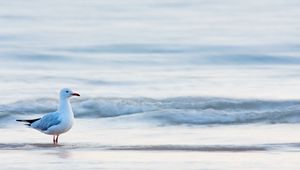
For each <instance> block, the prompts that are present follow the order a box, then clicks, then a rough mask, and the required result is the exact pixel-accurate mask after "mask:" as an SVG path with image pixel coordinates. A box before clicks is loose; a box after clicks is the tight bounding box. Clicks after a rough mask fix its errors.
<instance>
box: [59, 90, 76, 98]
mask: <svg viewBox="0 0 300 170" xmlns="http://www.w3.org/2000/svg"><path fill="white" fill-rule="evenodd" d="M59 95H60V98H70V97H72V96H80V94H78V93H75V92H73V91H72V90H71V89H69V88H63V89H61V90H60V93H59Z"/></svg>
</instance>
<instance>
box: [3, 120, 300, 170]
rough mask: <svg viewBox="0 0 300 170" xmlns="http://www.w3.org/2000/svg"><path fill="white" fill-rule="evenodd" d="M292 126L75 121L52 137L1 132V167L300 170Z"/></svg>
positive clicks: (13, 127) (12, 129)
mask: <svg viewBox="0 0 300 170" xmlns="http://www.w3.org/2000/svg"><path fill="white" fill-rule="evenodd" d="M299 127H300V126H299V125H296V124H294V125H293V124H292V125H291V124H289V125H286V124H278V125H259V124H258V125H232V126H231V125H230V126H190V127H189V126H181V127H151V126H140V125H139V126H137V125H129V124H128V125H123V126H113V123H109V122H105V121H104V120H100V119H95V120H92V119H78V120H77V121H76V125H75V127H74V129H72V130H71V131H70V132H69V133H67V134H65V135H62V136H61V138H60V144H58V145H53V144H52V143H51V136H47V135H43V134H40V133H39V132H37V131H34V130H32V129H29V128H26V127H23V126H22V125H20V124H9V125H8V126H5V127H3V128H1V129H0V132H1V134H2V137H1V138H0V140H1V141H0V150H1V152H0V160H1V167H2V168H3V169H45V170H47V169H49V170H50V169H120V170H121V169H122V170H123V169H195V170H196V169H275V170H276V169H278V170H279V169H298V161H299V158H300V152H299V151H300V142H299V141H300V137H298V135H297V131H295V129H296V128H297V129H298V128H299Z"/></svg>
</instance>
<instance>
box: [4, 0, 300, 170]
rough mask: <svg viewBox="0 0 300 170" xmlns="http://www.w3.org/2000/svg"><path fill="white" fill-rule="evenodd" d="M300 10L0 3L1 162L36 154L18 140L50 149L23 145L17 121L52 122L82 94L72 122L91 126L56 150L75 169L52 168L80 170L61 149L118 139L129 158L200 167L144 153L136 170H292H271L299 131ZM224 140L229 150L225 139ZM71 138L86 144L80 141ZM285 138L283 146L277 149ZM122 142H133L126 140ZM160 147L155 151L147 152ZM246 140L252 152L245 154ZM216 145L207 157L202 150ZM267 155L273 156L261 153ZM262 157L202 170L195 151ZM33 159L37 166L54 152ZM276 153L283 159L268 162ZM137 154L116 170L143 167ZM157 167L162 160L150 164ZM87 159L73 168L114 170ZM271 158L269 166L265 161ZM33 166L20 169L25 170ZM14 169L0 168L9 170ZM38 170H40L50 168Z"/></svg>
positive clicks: (281, 4)
mask: <svg viewBox="0 0 300 170" xmlns="http://www.w3.org/2000/svg"><path fill="white" fill-rule="evenodd" d="M299 6H300V1H297V0H254V1H240V0H225V1H220V0H210V1H207V0H123V1H117V0H111V1H101V0H89V1H86V0H72V1H71V0H65V1H59V0H52V1H38V0H27V1H21V0H13V1H1V2H0V94H1V96H0V127H1V128H0V130H1V133H3V134H5V135H3V136H5V137H3V138H1V139H0V142H1V143H0V146H4V147H2V148H0V150H5V147H6V146H7V147H8V148H10V149H12V150H16V149H17V150H18V149H20V153H21V154H24V155H25V156H27V154H28V153H27V148H26V147H28V146H29V147H33V148H35V147H37V148H39V147H38V146H40V145H39V144H38V145H36V144H35V143H33V144H20V143H22V141H23V140H22V139H24V138H25V139H27V140H30V139H31V138H32V139H33V140H32V141H33V142H36V143H41V141H47V142H48V140H47V139H48V138H46V137H45V139H42V138H39V137H38V135H39V134H35V135H36V136H35V135H33V136H30V135H31V131H30V129H25V130H23V129H22V128H23V127H21V125H20V126H18V127H16V122H15V121H14V119H16V118H35V117H38V116H40V115H41V114H43V113H46V112H50V111H54V110H55V109H56V105H57V96H58V91H59V90H60V89H61V88H62V87H70V88H72V89H74V90H75V91H78V92H79V93H80V94H81V97H80V98H79V99H72V106H73V109H74V112H75V114H76V117H77V118H78V121H79V122H80V123H81V124H84V125H88V122H89V121H92V122H93V124H92V125H91V126H88V127H86V126H83V125H81V126H80V125H79V127H78V125H77V130H75V131H74V132H75V133H71V132H70V134H71V136H69V138H67V137H66V139H63V140H65V141H67V142H66V145H67V146H65V147H62V148H63V149H64V150H71V152H75V153H73V154H74V155H73V157H72V155H71V158H70V157H68V156H66V157H64V155H63V156H62V157H64V158H60V157H59V158H57V162H59V163H60V161H62V162H64V161H70V162H69V163H70V164H72V165H73V163H76V162H77V161H78V160H79V159H78V158H79V157H80V154H78V153H77V150H75V151H73V149H72V147H69V146H68V143H70V142H73V143H75V146H78V147H79V148H81V147H82V148H84V149H86V150H89V148H86V147H85V146H86V145H88V146H90V145H92V147H93V146H94V144H91V143H96V145H95V146H97V148H98V149H99V147H98V146H100V148H101V149H102V145H105V146H106V145H109V146H110V145H112V146H111V147H117V148H118V147H119V146H122V144H120V143H118V144H116V146H114V142H115V141H116V140H115V138H116V136H120V137H119V138H118V141H121V142H124V143H125V144H126V145H129V148H135V147H136V148H148V149H149V150H153V148H161V147H162V148H164V147H167V148H170V147H171V148H175V150H176V148H177V146H178V147H179V148H180V147H182V148H194V147H196V152H197V153H196V156H199V158H200V157H201V159H197V158H196V157H195V159H192V160H191V161H192V162H193V163H195V164H194V166H193V165H192V164H189V160H188V159H181V158H182V157H181V156H180V154H182V153H181V151H180V149H179V151H178V150H176V154H179V156H174V155H172V154H171V153H169V150H167V151H166V150H164V149H163V150H164V151H163V152H168V153H167V154H170V155H172V156H171V157H170V159H172V161H170V162H171V163H170V162H163V163H161V162H160V160H161V158H162V157H163V156H162V155H161V153H160V152H157V153H152V152H151V154H153V155H151V154H150V155H149V157H145V158H144V160H145V161H144V162H142V163H141V167H142V166H144V169H145V167H151V161H154V162H158V164H157V166H155V167H152V168H153V169H166V168H168V167H170V164H172V163H174V162H173V161H175V162H176V159H178V160H182V161H181V162H180V161H179V163H177V164H174V166H171V167H172V168H170V169H174V168H175V169H176V168H177V169H180V167H188V168H187V169H196V168H198V169H199V166H202V167H203V168H204V169H220V167H221V168H224V169H251V167H252V166H250V165H253V160H256V161H257V162H260V163H261V164H257V166H254V168H253V167H252V168H253V169H257V168H259V167H260V168H261V169H274V168H275V169H276V168H277V169H289V168H290V169H297V166H296V165H297V164H296V163H295V162H297V161H294V162H290V164H289V165H290V166H289V165H287V166H284V165H282V166H281V167H280V166H279V167H274V166H273V163H274V162H276V161H278V159H281V158H282V159H283V160H289V158H290V157H291V156H292V158H294V159H293V160H298V158H297V157H298V156H297V153H298V150H299V149H298V148H299V147H298V146H299V144H298V141H299V139H298V138H297V137H296V133H295V132H294V129H295V128H294V126H295V127H296V128H297V127H298V125H297V124H298V123H299V121H300V116H299V112H300V93H298V91H299V87H300V81H299V80H300V79H299V78H300V67H299V66H300V39H299V36H300V31H299V27H300V22H299V18H300V10H299ZM95 122H97V123H95ZM249 124H250V125H249ZM273 124H276V128H275V130H280V129H284V130H282V131H281V133H280V134H273V133H274V132H273V130H272V128H274V126H273ZM18 125H19V124H18ZM257 125H261V126H263V127H264V128H260V127H257ZM249 126H250V128H249ZM277 126H278V127H277ZM75 128H76V127H75ZM139 128H141V131H139V132H136V131H135V130H136V129H139ZM153 128H154V129H155V128H158V129H157V131H155V130H153ZM168 128H171V129H168ZM203 128H204V129H205V130H204V132H202V131H203ZM210 128H212V129H210ZM226 128H229V129H230V130H229V131H228V134H230V135H229V136H234V137H233V138H231V137H228V136H226V134H225V135H224V134H223V131H224V130H228V129H226ZM91 129H93V130H91ZM110 129H113V130H112V131H110ZM124 129H125V130H124ZM207 129H208V131H207V132H206V130H207ZM252 129H254V130H253V131H252V132H251V130H252ZM107 131H108V132H107ZM154 131H155V132H154ZM176 131H179V132H180V133H179V134H178V135H177V136H176V134H173V133H174V132H176ZM232 131H234V133H233V132H232ZM235 131H237V132H235ZM249 131H250V133H249V135H247V134H248V132H249ZM76 132H77V133H78V132H80V133H84V134H85V133H86V134H87V136H86V138H85V140H82V139H81V137H82V136H80V135H78V134H77V133H76ZM11 133H15V134H11ZM169 133H171V134H169ZM207 133H208V134H209V137H208V138H205V136H206V135H207ZM240 133H242V134H245V136H243V135H242V136H239V135H240ZM257 134H259V135H258V136H256V135H257ZM284 134H289V135H287V136H286V138H284V139H282V138H281V137H282V136H284ZM102 135H104V138H105V139H104V138H101V136H102ZM16 136H18V138H17V137H16ZM28 136H30V137H28ZM95 136H97V137H95ZM99 136H100V137H99ZM174 136H175V137H174ZM199 136H200V137H199ZM273 136H275V137H274V138H273ZM19 138H21V139H19ZM128 138H131V140H129V141H127V140H124V139H128ZM156 138H162V139H161V140H158V141H156V140H154V141H152V139H156ZM181 139H186V140H183V141H181ZM103 140H104V142H103ZM251 140H254V142H253V143H252V142H248V141H251ZM16 141H17V142H16ZM78 141H79V142H82V143H83V144H82V143H78ZM244 141H246V142H244ZM76 142H77V143H76ZM7 143H8V144H7ZM212 143H213V144H215V145H209V144H212ZM224 143H225V144H224ZM203 144H207V145H208V146H206V145H205V146H203ZM274 144H275V145H276V147H275V148H276V149H269V146H270V147H271V146H273V145H274ZM136 145H137V146H136ZM152 145H158V146H154V147H153V146H152ZM14 146H17V148H14ZM19 146H20V148H19ZM23 146H24V147H25V150H24V148H23ZM41 146H44V145H41ZM215 146H217V148H215ZM261 146H263V150H255V152H256V151H257V152H259V153H258V154H257V155H256V153H254V154H253V155H254V156H253V157H252V156H250V157H249V154H248V153H244V151H242V152H243V153H242V155H243V156H242V157H244V156H246V158H245V160H243V161H241V162H238V161H237V162H232V160H228V159H226V160H225V163H224V162H218V163H217V164H215V166H209V165H208V164H211V163H214V162H215V160H221V159H223V158H226V157H231V156H233V157H238V158H239V156H238V155H237V154H232V153H228V154H229V156H228V155H225V156H224V155H223V156H224V157H223V156H220V155H218V154H220V153H219V151H216V152H217V154H216V155H214V154H212V155H211V157H209V158H207V160H206V159H205V160H203V159H202V158H203V157H205V158H206V157H207V154H204V153H202V151H203V150H201V149H200V150H199V149H198V151H197V148H199V147H200V148H204V150H205V149H207V148H213V149H212V150H214V149H218V147H219V148H227V149H228V148H229V149H228V150H225V152H230V151H231V150H232V148H233V149H234V148H242V149H243V148H245V147H246V148H248V147H250V148H251V147H254V148H257V147H258V148H260V147H261ZM265 146H267V147H266V148H267V149H265V150H264V148H265ZM104 148H105V147H104ZM151 148H152V149H151ZM286 148H288V149H286ZM84 149H83V150H84ZM101 149H100V150H101ZM41 150H42V151H41V152H42V155H43V156H45V155H44V154H45V153H46V154H49V153H48V152H49V151H50V152H51V151H53V150H52V149H51V148H50V149H49V148H43V147H41ZM133 150H134V149H133ZM144 150H145V149H144ZM192 150H193V149H192ZM278 150H279V151H278ZM289 150H292V151H295V152H293V153H290V152H289ZM54 151H56V150H54ZM281 151H282V152H281ZM44 152H45V153H44ZM89 152H90V151H89ZM171 152H172V151H171ZM177 152H179V153H177ZM198 152H200V153H198ZM220 152H223V151H220ZM274 152H275V153H281V154H282V155H280V156H279V157H272V159H270V158H269V156H270V155H272V154H273V153H274ZM126 153H127V152H126ZM133 153H135V152H133ZM133 153H131V152H130V153H127V154H129V155H130V154H132V156H133V157H132V159H129V160H128V162H126V160H125V163H124V162H123V164H122V163H121V165H125V167H127V168H128V169H141V167H139V165H140V164H137V163H136V162H137V160H138V159H139V155H138V154H137V155H135V154H133ZM8 154H10V153H8ZM91 154H94V155H97V154H96V153H94V152H91ZM101 154H103V155H104V156H105V153H101ZM106 154H109V153H106ZM110 154H112V157H115V156H116V155H119V154H120V153H119V152H118V151H116V152H113V153H110ZM176 154H175V155H176ZM184 154H186V155H189V154H187V153H186V152H185V153H184ZM198 154H200V155H198ZM202 154H203V155H202ZM230 154H232V155H230ZM103 155H100V156H103ZM125 155H126V154H125ZM250 155H251V154H250ZM0 156H1V158H3V157H5V155H0ZM14 156H15V155H14V154H12V155H11V158H13V157H14ZM34 156H36V157H38V156H40V155H39V153H34ZM97 156H99V155H97ZM157 156H158V158H159V160H156V159H153V158H154V157H157ZM257 156H258V158H255V159H254V157H257ZM281 156H283V157H281ZM47 157H49V155H48V156H47ZM95 157H96V156H94V157H93V156H91V157H88V158H86V159H83V162H81V164H80V165H81V166H87V165H89V164H88V162H90V161H92V162H94V163H95V164H94V165H95V166H94V167H93V166H91V165H90V166H88V167H89V168H95V167H97V168H99V167H101V166H99V165H100V164H101V161H104V165H105V166H104V169H109V168H110V167H112V166H111V164H112V163H111V162H113V164H114V163H115V162H119V161H120V160H119V157H117V158H115V159H112V160H110V159H108V160H101V161H100V163H99V160H94V159H95ZM183 157H188V156H183ZM260 158H261V159H260ZM267 158H268V160H269V162H265V161H264V160H266V159H267ZM3 159H4V158H3ZM36 159H37V158H33V159H32V160H27V161H25V163H26V166H25V167H27V168H28V169H30V167H32V163H33V162H34V161H36ZM80 159H82V158H80ZM9 160H11V159H9ZM21 160H22V159H20V160H19V159H18V161H21ZM50 160H51V159H50ZM55 160H56V159H55ZM74 160H77V161H74ZM14 161H15V160H14V159H12V162H14ZM199 161H200V162H201V161H204V162H205V163H204V164H201V163H200V164H199ZM12 162H10V161H6V162H5V163H4V164H3V165H4V167H6V168H11V167H12V165H14V164H12ZM145 162H146V163H145ZM159 162H160V163H159ZM254 162H255V161H254ZM286 162H288V161H286ZM18 163H19V164H16V167H17V168H15V169H18V168H21V167H23V166H22V161H21V163H20V162H18ZM48 163H49V165H48ZM59 163H58V164H59ZM106 163H108V164H106ZM119 163H120V162H119ZM231 163H238V166H231V165H232V164H231ZM243 163H245V165H244V164H243ZM46 164H47V166H46V167H47V168H46V169H53V166H51V165H55V167H56V166H58V164H55V163H54V164H51V162H49V161H48V162H47V161H46ZM114 165H115V164H114ZM116 165H119V164H116ZM176 165H178V166H176ZM187 165H188V166H187ZM258 165H262V166H258ZM152 166H154V164H153V165H152ZM73 167H74V168H76V166H73ZM35 168H40V164H37V165H36V166H35ZM77 168H78V167H77ZM115 169H122V167H121V166H119V167H116V168H115ZM142 169H143V168H142Z"/></svg>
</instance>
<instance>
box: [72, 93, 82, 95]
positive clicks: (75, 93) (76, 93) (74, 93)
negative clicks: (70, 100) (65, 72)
mask: <svg viewBox="0 0 300 170" xmlns="http://www.w3.org/2000/svg"><path fill="white" fill-rule="evenodd" d="M72 96H80V94H78V93H72Z"/></svg>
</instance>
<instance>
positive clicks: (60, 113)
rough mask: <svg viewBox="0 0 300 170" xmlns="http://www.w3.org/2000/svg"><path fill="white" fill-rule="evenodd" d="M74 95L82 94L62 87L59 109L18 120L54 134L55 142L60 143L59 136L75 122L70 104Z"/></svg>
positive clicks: (48, 133)
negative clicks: (39, 116) (36, 116)
mask: <svg viewBox="0 0 300 170" xmlns="http://www.w3.org/2000/svg"><path fill="white" fill-rule="evenodd" d="M72 96H80V95H79V94H78V93H75V92H73V91H72V90H71V89H69V88H63V89H61V91H60V93H59V106H58V109H57V111H55V112H51V113H48V114H46V115H44V116H43V117H41V118H37V119H27V120H16V121H18V122H26V124H25V125H27V126H29V127H31V128H33V129H36V130H38V131H40V132H42V133H45V134H47V135H53V143H54V144H58V136H59V135H60V134H62V133H65V132H67V131H69V130H70V129H71V128H72V125H73V122H74V113H73V111H72V107H71V104H70V98H71V97H72Z"/></svg>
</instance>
